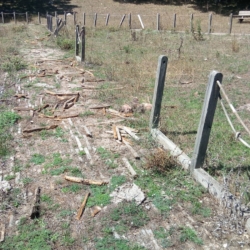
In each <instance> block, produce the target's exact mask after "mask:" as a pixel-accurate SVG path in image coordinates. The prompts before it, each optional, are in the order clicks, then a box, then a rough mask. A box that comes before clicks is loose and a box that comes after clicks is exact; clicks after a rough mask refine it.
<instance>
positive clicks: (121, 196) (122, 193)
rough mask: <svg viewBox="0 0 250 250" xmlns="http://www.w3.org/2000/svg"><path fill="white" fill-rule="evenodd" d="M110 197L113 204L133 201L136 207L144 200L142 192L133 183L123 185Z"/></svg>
mask: <svg viewBox="0 0 250 250" xmlns="http://www.w3.org/2000/svg"><path fill="white" fill-rule="evenodd" d="M110 196H111V197H113V200H112V202H114V203H115V204H117V203H120V202H122V201H123V200H125V201H132V200H134V201H135V203H136V204H137V205H140V204H141V203H142V202H143V201H144V200H145V198H146V197H145V195H144V193H143V192H142V190H141V189H140V188H139V187H138V186H137V185H136V184H134V183H133V184H131V183H125V184H124V185H122V186H120V187H118V188H117V189H116V190H115V191H114V192H112V193H111V194H110Z"/></svg>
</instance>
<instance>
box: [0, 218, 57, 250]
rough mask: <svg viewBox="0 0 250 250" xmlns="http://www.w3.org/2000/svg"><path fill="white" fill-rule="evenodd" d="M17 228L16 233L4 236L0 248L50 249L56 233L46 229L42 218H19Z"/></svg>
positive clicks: (15, 249) (7, 249)
mask: <svg viewBox="0 0 250 250" xmlns="http://www.w3.org/2000/svg"><path fill="white" fill-rule="evenodd" d="M17 229H18V234H15V235H13V236H8V237H6V238H5V241H4V242H2V243H1V249H3V250H9V249H13V250H19V249H23V250H29V249H44V250H51V249H52V242H53V241H54V240H55V238H56V234H53V233H52V232H51V231H50V230H48V229H47V228H46V224H45V223H44V222H43V221H42V220H31V221H28V220H26V219H21V220H20V221H19V224H18V227H17Z"/></svg>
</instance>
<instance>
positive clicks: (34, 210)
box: [30, 187, 41, 219]
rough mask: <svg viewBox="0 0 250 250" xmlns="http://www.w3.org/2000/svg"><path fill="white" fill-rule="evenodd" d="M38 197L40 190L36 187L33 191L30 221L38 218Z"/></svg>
mask: <svg viewBox="0 0 250 250" xmlns="http://www.w3.org/2000/svg"><path fill="white" fill-rule="evenodd" d="M40 196H41V188H40V187H37V188H36V190H35V197H34V203H33V206H32V208H31V212H30V218H31V219H35V218H38V217H39V216H40Z"/></svg>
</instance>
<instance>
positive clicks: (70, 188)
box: [62, 183, 83, 193]
mask: <svg viewBox="0 0 250 250" xmlns="http://www.w3.org/2000/svg"><path fill="white" fill-rule="evenodd" d="M82 189H83V187H82V185H81V184H76V183H74V184H71V185H69V186H67V187H63V188H62V192H63V193H78V192H79V191H80V190H82Z"/></svg>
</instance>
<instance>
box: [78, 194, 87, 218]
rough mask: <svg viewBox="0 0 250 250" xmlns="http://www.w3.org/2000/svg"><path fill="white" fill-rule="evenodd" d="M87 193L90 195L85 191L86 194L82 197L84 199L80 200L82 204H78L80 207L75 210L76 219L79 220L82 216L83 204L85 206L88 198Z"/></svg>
mask: <svg viewBox="0 0 250 250" xmlns="http://www.w3.org/2000/svg"><path fill="white" fill-rule="evenodd" d="M89 195H90V193H87V194H86V195H85V197H84V200H83V202H82V205H81V206H80V208H79V210H78V212H77V216H76V219H77V220H80V219H81V217H82V214H83V211H84V209H85V206H86V203H87V200H88V198H89Z"/></svg>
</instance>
